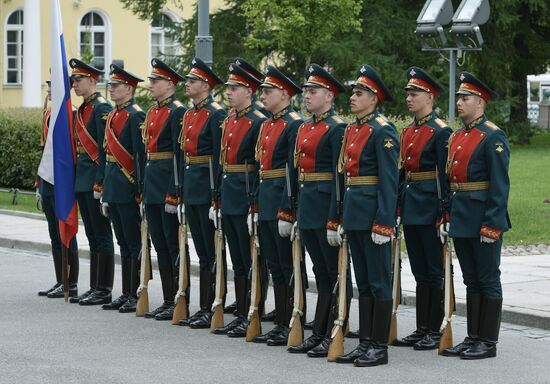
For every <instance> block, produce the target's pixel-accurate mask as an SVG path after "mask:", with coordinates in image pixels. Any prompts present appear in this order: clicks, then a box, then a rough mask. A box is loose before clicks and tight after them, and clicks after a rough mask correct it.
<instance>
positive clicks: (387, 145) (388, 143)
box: [384, 137, 395, 151]
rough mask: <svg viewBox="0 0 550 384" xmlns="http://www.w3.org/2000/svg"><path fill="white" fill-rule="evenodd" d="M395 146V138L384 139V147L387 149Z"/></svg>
mask: <svg viewBox="0 0 550 384" xmlns="http://www.w3.org/2000/svg"><path fill="white" fill-rule="evenodd" d="M394 147H395V144H394V143H393V139H392V138H391V137H386V138H385V139H384V149H386V150H387V151H389V150H391V149H393V148H394Z"/></svg>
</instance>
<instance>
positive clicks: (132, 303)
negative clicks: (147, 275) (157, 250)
mask: <svg viewBox="0 0 550 384" xmlns="http://www.w3.org/2000/svg"><path fill="white" fill-rule="evenodd" d="M139 265H140V262H139V260H138V259H130V285H129V290H128V300H126V303H124V304H122V306H121V307H120V308H119V309H118V311H119V312H120V313H132V312H135V311H136V305H137V289H138V287H139Z"/></svg>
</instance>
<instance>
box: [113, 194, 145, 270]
mask: <svg viewBox="0 0 550 384" xmlns="http://www.w3.org/2000/svg"><path fill="white" fill-rule="evenodd" d="M109 217H110V219H111V221H112V222H113V229H114V230H115V236H116V238H117V243H118V245H119V247H120V257H129V258H131V259H135V260H137V259H138V258H139V252H140V250H141V215H140V213H139V206H138V205H137V204H136V203H127V204H120V203H109Z"/></svg>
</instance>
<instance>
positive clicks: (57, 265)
mask: <svg viewBox="0 0 550 384" xmlns="http://www.w3.org/2000/svg"><path fill="white" fill-rule="evenodd" d="M52 257H53V267H54V270H55V281H57V283H55V284H54V286H53V287H51V288H48V289H45V290H43V291H39V292H38V296H48V293H50V292H51V291H53V290H54V289H56V288H57V287H58V286H59V285H60V284H61V282H62V281H63V276H62V272H61V269H62V264H61V251H58V250H53V249H52Z"/></svg>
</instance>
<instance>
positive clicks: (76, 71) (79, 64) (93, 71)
mask: <svg viewBox="0 0 550 384" xmlns="http://www.w3.org/2000/svg"><path fill="white" fill-rule="evenodd" d="M69 65H70V67H71V69H72V70H71V77H79V76H80V77H91V78H92V79H96V80H99V77H100V76H101V75H102V74H103V71H101V70H99V69H97V68H95V67H92V66H91V65H89V64H86V63H84V62H83V61H81V60H78V59H71V60H69Z"/></svg>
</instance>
